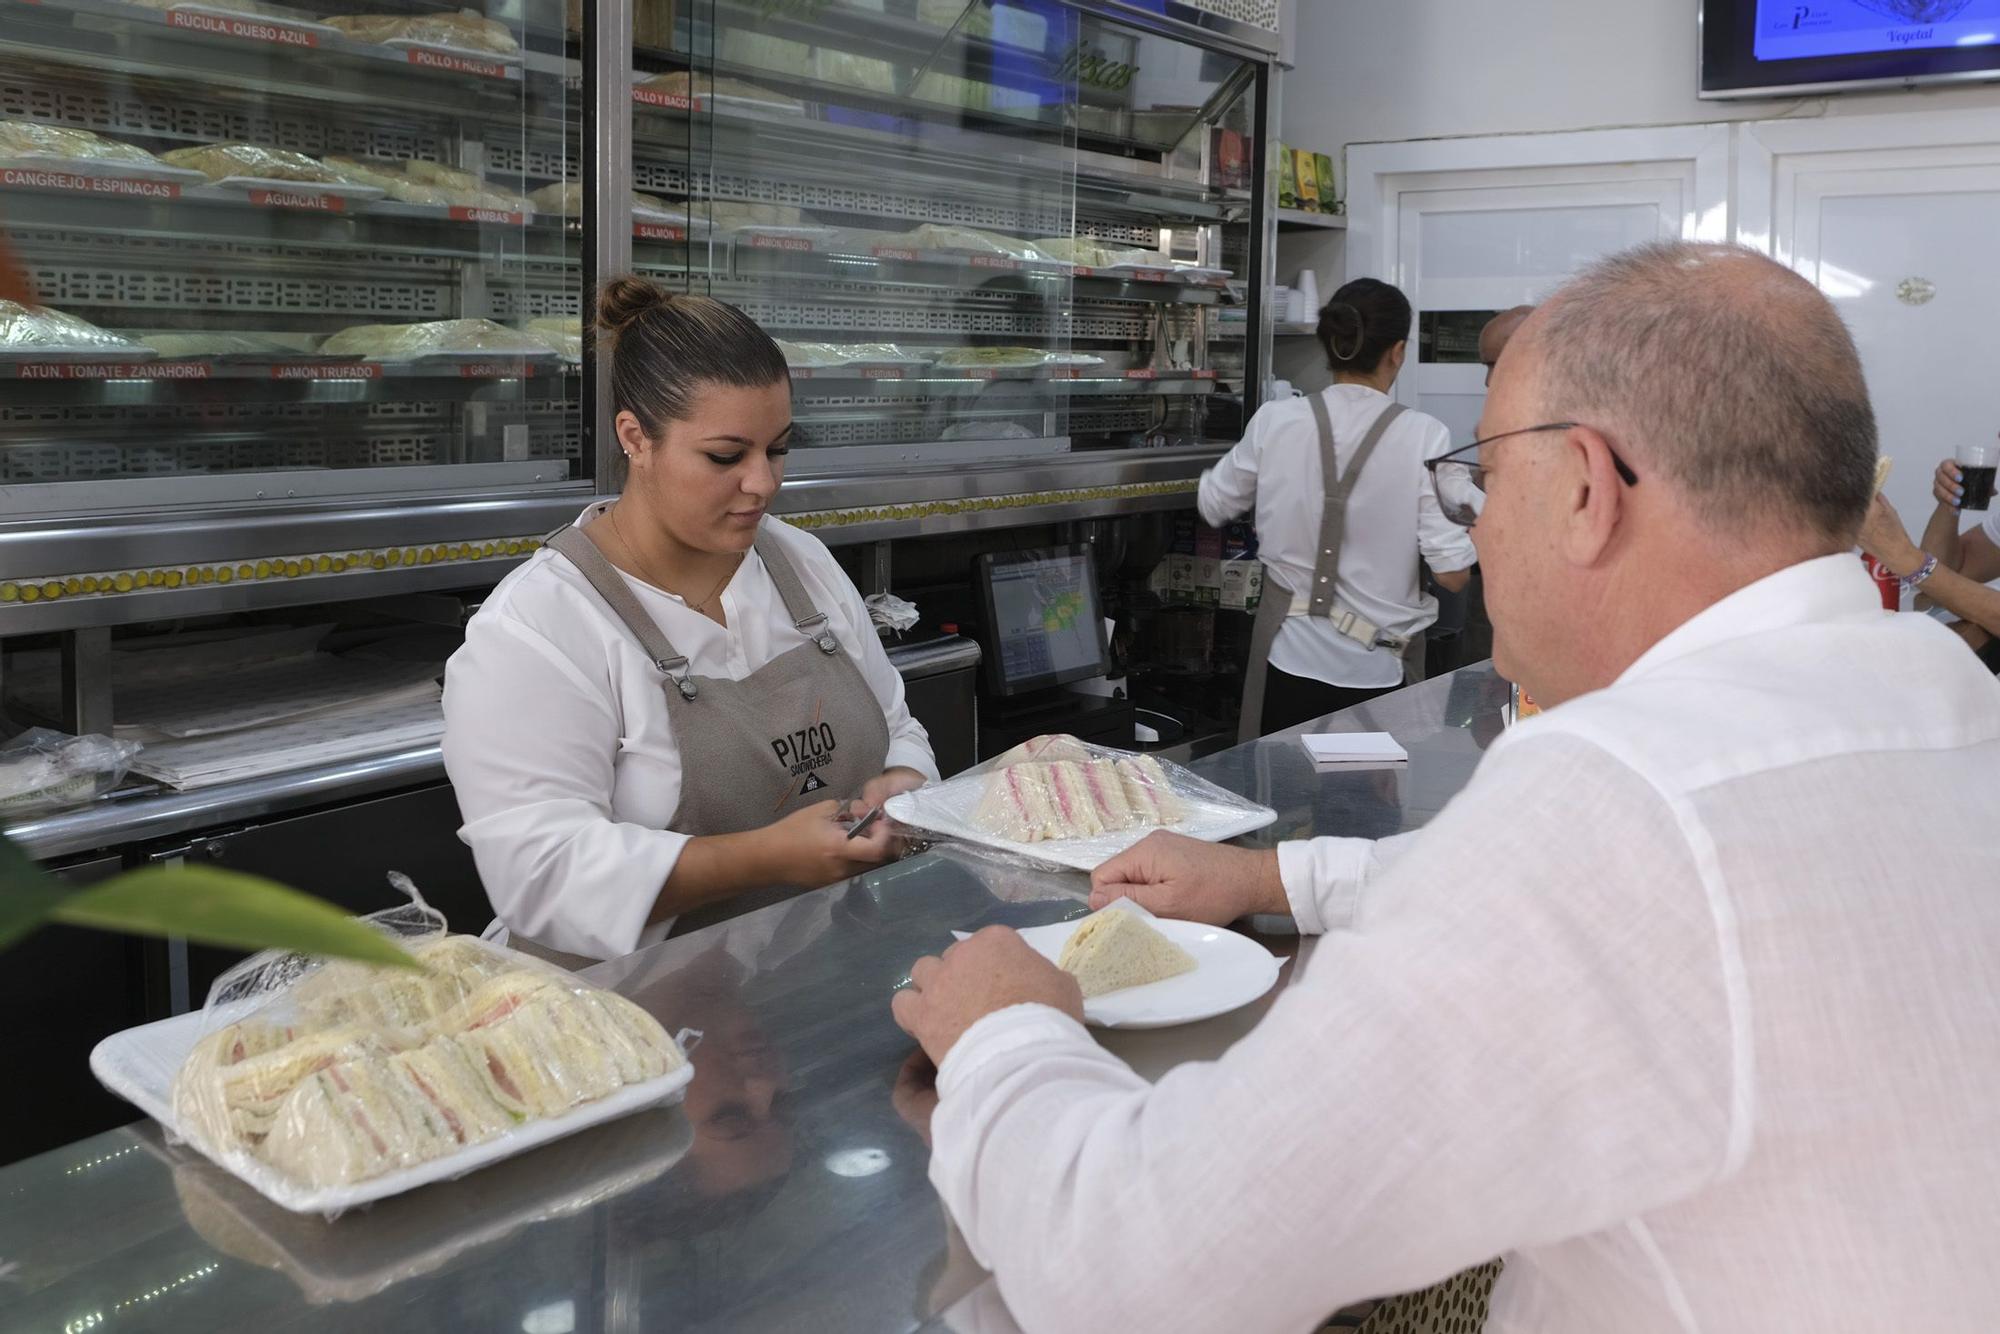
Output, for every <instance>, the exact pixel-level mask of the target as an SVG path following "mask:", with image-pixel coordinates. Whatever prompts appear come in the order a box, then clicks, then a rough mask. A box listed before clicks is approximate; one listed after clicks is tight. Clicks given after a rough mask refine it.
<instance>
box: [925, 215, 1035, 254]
mask: <svg viewBox="0 0 2000 1334" xmlns="http://www.w3.org/2000/svg"><path fill="white" fill-rule="evenodd" d="M902 241H903V244H905V245H908V246H911V247H913V248H914V249H917V250H958V251H967V252H970V253H972V254H979V255H1002V256H1005V257H1006V258H1008V259H1022V260H1038V259H1046V258H1048V256H1046V255H1044V254H1042V252H1041V251H1040V250H1038V249H1036V247H1035V246H1034V244H1033V243H1031V242H1028V241H1023V240H1021V239H1020V238H1019V237H1015V236H1003V235H1001V234H1000V233H999V232H985V231H981V230H979V229H978V228H977V227H958V226H953V225H952V224H950V223H942V222H927V223H924V224H923V225H922V226H919V227H912V228H911V229H910V230H909V231H907V232H904V233H903V234H902Z"/></svg>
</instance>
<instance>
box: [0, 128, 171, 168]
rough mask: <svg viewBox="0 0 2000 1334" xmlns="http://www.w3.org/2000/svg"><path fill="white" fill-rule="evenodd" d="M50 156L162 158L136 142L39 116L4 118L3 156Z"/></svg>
mask: <svg viewBox="0 0 2000 1334" xmlns="http://www.w3.org/2000/svg"><path fill="white" fill-rule="evenodd" d="M30 155H34V156H48V157H61V158H69V159H71V160H72V161H76V162H122V163H125V164H127V165H129V166H138V167H147V166H158V165H159V162H160V159H158V158H156V157H154V156H153V155H152V154H151V153H148V152H147V151H146V150H145V149H143V148H140V147H137V146H136V145H133V144H127V143H120V142H119V141H118V140H116V139H106V138H104V137H103V136H101V135H96V134H92V133H91V132H90V131H89V130H72V129H67V128H65V127H63V126H60V125H44V124H43V123H42V122H40V121H36V120H0V158H10V157H27V156H30Z"/></svg>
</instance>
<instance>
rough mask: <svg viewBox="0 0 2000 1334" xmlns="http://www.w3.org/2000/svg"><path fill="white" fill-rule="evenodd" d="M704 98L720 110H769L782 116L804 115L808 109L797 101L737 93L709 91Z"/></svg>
mask: <svg viewBox="0 0 2000 1334" xmlns="http://www.w3.org/2000/svg"><path fill="white" fill-rule="evenodd" d="M702 100H703V101H704V102H711V103H713V104H714V105H715V107H716V109H717V110H719V111H768V112H772V113H775V114H777V115H780V116H803V115H805V114H806V109H805V108H804V107H803V106H801V105H799V104H797V103H795V102H766V101H764V100H763V99H762V98H757V97H742V96H739V95H737V94H735V93H708V94H704V95H703V98H702Z"/></svg>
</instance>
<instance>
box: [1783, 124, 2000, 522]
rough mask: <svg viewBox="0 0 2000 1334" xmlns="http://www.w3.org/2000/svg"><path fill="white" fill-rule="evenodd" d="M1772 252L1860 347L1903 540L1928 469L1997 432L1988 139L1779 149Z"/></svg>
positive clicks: (1996, 203)
mask: <svg viewBox="0 0 2000 1334" xmlns="http://www.w3.org/2000/svg"><path fill="white" fill-rule="evenodd" d="M1773 167H1774V170H1773V175H1772V180H1773V186H1774V191H1773V200H1772V204H1773V207H1772V210H1771V214H1770V220H1769V221H1770V228H1771V231H1770V236H1771V246H1772V253H1773V254H1774V255H1775V256H1777V257H1778V258H1779V259H1781V260H1784V261H1786V262H1788V263H1790V264H1791V265H1792V266H1793V267H1794V268H1795V269H1797V270H1798V272H1800V273H1802V274H1804V275H1805V276H1806V277H1808V278H1810V279H1812V280H1813V281H1814V282H1815V283H1816V284H1818V286H1819V289H1820V290H1821V291H1822V292H1824V293H1826V295H1827V296H1828V297H1830V298H1832V300H1833V302H1834V304H1835V306H1837V307H1838V308H1839V310H1840V313H1841V315H1842V317H1843V318H1844V319H1845V320H1846V321H1847V325H1848V328H1850V329H1851V330H1853V332H1854V339H1855V342H1856V344H1857V345H1858V346H1859V347H1860V349H1861V361H1862V365H1863V367H1864V368H1865V369H1866V371H1867V373H1868V391H1869V395H1870V397H1871V398H1872V399H1873V400H1874V404H1875V417H1876V421H1877V424H1878V425H1879V427H1880V429H1881V434H1882V452H1883V453H1885V454H1887V455H1889V456H1891V457H1893V458H1894V459H1895V460H1896V466H1895V471H1894V472H1893V473H1892V474H1891V475H1890V478H1889V484H1888V486H1887V487H1886V488H1885V493H1886V494H1887V495H1888V497H1889V499H1890V501H1891V502H1892V503H1894V504H1895V506H1896V508H1897V509H1898V510H1899V511H1901V513H1902V516H1903V520H1904V522H1905V523H1906V524H1907V525H1908V526H1909V527H1910V529H1911V530H1912V532H1913V534H1915V533H1920V532H1921V531H1922V529H1923V526H1924V524H1925V522H1926V520H1927V519H1928V518H1929V515H1930V513H1931V510H1932V506H1933V504H1934V502H1933V501H1932V499H1931V495H1930V477H1931V471H1932V469H1933V468H1934V467H1935V466H1936V464H1937V461H1938V460H1939V459H1940V458H1943V457H1946V456H1947V455H1949V454H1950V453H1951V452H1952V450H1953V449H1954V448H1955V447H1956V446H1957V445H1958V444H1959V443H1960V442H1961V441H1965V440H1982V441H1990V440H1992V439H1993V438H1994V434H1995V432H1996V431H2000V385H1996V383H1995V378H1994V373H1993V368H1994V367H1995V366H2000V327H1996V325H1995V322H1994V319H1993V312H1994V311H1995V310H2000V268H1996V266H1995V265H1994V263H1993V238H1994V237H1996V236H2000V142H1996V143H1987V144H1973V145H1958V146H1924V145H1920V144H1919V145H1907V144H1906V145H1902V146H1898V147H1894V148H1889V147H1880V148H1867V149H1860V150H1849V151H1809V152H1791V153H1780V154H1779V155H1777V156H1776V158H1775V161H1774V163H1773Z"/></svg>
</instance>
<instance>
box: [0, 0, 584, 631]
mask: <svg viewBox="0 0 2000 1334" xmlns="http://www.w3.org/2000/svg"><path fill="white" fill-rule="evenodd" d="M561 18H562V12H561V7H560V5H559V4H557V3H556V0H518V2H517V3H512V4H508V5H504V6H502V5H496V6H494V7H493V10H492V13H491V15H490V16H486V15H479V14H474V13H471V12H456V11H452V10H446V9H441V8H440V7H439V6H436V5H412V4H403V5H386V4H383V3H380V0H369V3H365V4H364V3H359V2H358V0H357V2H355V3H340V2H338V0H336V3H333V4H331V5H329V4H328V3H326V0H318V2H317V3H315V4H314V5H313V7H312V8H310V9H305V8H301V9H292V8H287V7H282V6H274V5H266V4H262V3H255V4H253V3H247V2H246V0H205V2H203V3H192V4H165V3H160V0H144V2H143V3H120V2H118V0H46V2H45V3H21V2H20V0H0V234H4V236H5V237H6V240H7V243H8V245H9V246H10V248H11V250H12V252H13V256H14V259H15V262H16V264H17V266H18V267H19V268H20V269H21V270H22V271H23V272H24V274H25V277H26V279H27V282H28V284H29V286H30V288H31V290H32V291H33V293H34V295H35V297H36V299H37V301H38V302H39V303H41V305H42V307H43V308H42V309H39V310H37V309H28V308H24V307H21V306H18V305H13V304H0V494H4V496H5V514H4V515H0V518H4V519H6V520H11V521H16V522H17V523H18V522H23V521H25V522H26V523H28V524H30V525H32V529H31V533H30V539H31V547H32V548H38V549H39V550H38V551H36V550H32V549H30V548H29V547H24V546H23V544H22V543H21V542H19V541H17V542H15V543H13V544H11V545H10V546H9V547H8V549H7V559H6V564H5V573H6V578H5V581H4V585H0V602H4V604H5V605H6V606H9V607H13V608H16V609H21V608H30V607H33V606H34V605H35V604H36V603H38V602H45V603H54V602H60V601H63V600H65V599H67V600H70V601H72V602H74V603H80V602H87V601H90V600H93V599H103V600H105V601H107V602H108V601H109V600H111V599H113V598H115V597H116V596H117V595H118V594H120V593H128V592H139V591H145V590H149V589H151V588H153V587H154V586H155V584H156V581H157V586H159V587H162V588H166V589H169V590H171V589H177V588H182V587H189V588H193V587H201V586H211V587H215V588H218V589H220V588H223V587H227V586H230V585H237V584H243V585H254V584H258V583H264V582H274V583H283V582H286V581H288V580H294V581H295V580H299V579H307V580H309V581H310V580H313V579H315V578H318V579H321V580H325V579H327V577H330V576H337V575H342V574H347V573H350V572H354V573H360V572H384V571H387V570H390V569H395V568H400V567H401V566H402V565H404V564H405V563H406V562H408V563H414V564H416V565H418V566H419V567H423V566H428V565H433V564H438V565H446V564H457V563H461V562H470V561H477V560H481V559H497V558H504V557H506V556H507V555H508V554H509V542H510V541H512V542H516V543H518V542H520V541H523V540H526V539H527V538H528V537H529V536H530V535H531V534H533V533H535V532H538V531H545V530H546V527H547V526H549V525H544V524H541V522H540V519H539V517H537V518H535V519H533V520H529V521H525V522H523V521H519V520H514V521H510V520H508V519H506V518H505V517H504V516H494V518H493V521H492V522H491V523H488V524H481V523H463V524H458V525H452V524H449V523H447V524H444V525H441V526H440V525H436V524H433V525H423V524H407V523H406V524H393V525H377V528H376V530H375V531H372V532H364V531H357V530H356V529H355V528H354V527H353V525H352V523H351V522H349V520H351V517H352V514H353V510H354V506H355V505H357V504H372V503H379V502H380V501H382V500H383V499H384V498H389V497H394V498H397V499H400V500H408V499H410V498H413V497H437V498H459V497H464V496H466V495H469V494H481V495H488V496H504V495H506V494H507V493H508V492H510V491H518V490H530V489H545V488H548V487H550V486H552V485H554V486H562V485H576V486H578V487H580V488H582V489H586V490H587V489H588V487H589V482H590V476H591V461H590V459H589V458H588V457H587V456H586V454H585V452H584V449H583V444H582V431H581V417H580V412H579V407H578V405H579V384H580V364H581V312H582V291H583V285H582V275H581V270H580V267H579V256H578V248H577V242H576V238H575V236H574V235H573V229H572V228H570V227H569V226H568V225H567V219H566V209H565V204H566V203H567V201H566V199H565V197H564V194H563V191H562V189H561V182H562V181H564V180H565V179H567V178H570V177H573V176H574V175H575V171H576V165H575V164H576V162H577V157H578V145H579V135H578V117H579V107H578V104H577V97H576V92H575V87H576V82H577V80H576V61H575V59H574V58H573V56H571V55H568V54H566V53H565V51H564V49H563V33H562V24H561ZM567 212H574V210H573V209H569V210H567ZM329 507H335V510H336V512H337V513H338V514H339V515H340V516H341V518H340V519H339V520H338V521H336V522H326V521H325V520H324V514H325V512H326V511H327V510H328V509H329ZM251 510H254V511H256V512H257V514H258V516H259V518H258V520H256V521H250V519H249V516H248V515H247V514H246V513H245V512H246V511H251ZM167 513H174V514H182V515H187V516H190V521H191V522H195V520H194V519H193V516H197V515H205V516H209V517H207V518H206V519H205V520H203V521H199V522H198V523H197V526H200V527H203V528H205V529H207V530H208V533H207V539H208V540H205V541H204V540H201V539H199V538H197V537H196V536H195V535H193V534H189V533H186V532H182V533H180V534H178V535H174V536H169V535H166V534H156V535H155V538H154V539H153V540H151V541H147V542H134V543H129V544H125V548H124V549H123V550H120V549H118V546H117V544H109V545H107V544H106V543H105V542H102V541H98V542H95V543H86V544H82V545H79V544H78V543H77V542H75V541H68V542H65V540H64V536H63V535H65V534H69V535H72V536H73V535H74V532H75V531H76V525H77V523H78V522H79V521H83V520H89V521H91V522H92V523H93V524H94V525H95V526H96V527H97V528H98V530H99V531H102V530H103V527H104V525H106V524H107V523H108V524H111V525H113V526H115V525H116V524H117V523H118V522H119V521H120V520H121V519H122V520H124V521H127V522H129V521H131V520H134V519H141V518H151V519H157V518H158V517H159V516H161V515H162V514H167ZM225 516H226V517H225ZM273 516H278V517H280V518H281V519H282V520H284V521H282V522H277V523H272V522H270V520H271V519H272V517H273ZM510 529H511V531H509V530H510ZM225 534H233V535H234V538H235V540H230V539H229V537H228V536H225ZM16 536H17V537H18V536H19V534H18V533H17V534H16ZM471 539H477V541H476V543H475V542H473V541H472V540H471ZM489 546H490V548H491V550H490V551H489ZM518 549H519V548H518V546H516V547H515V548H514V552H515V554H518ZM37 554H39V555H40V556H41V557H42V559H40V560H36V559H35V556H36V555H37ZM310 595H311V596H326V597H339V596H342V593H341V592H340V591H338V590H336V589H334V588H332V587H327V586H325V585H324V583H322V585H321V586H319V587H315V588H313V589H312V590H311V594H310ZM254 596H255V595H254V594H232V597H236V598H240V597H254ZM83 614H85V615H88V612H85V613H83Z"/></svg>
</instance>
